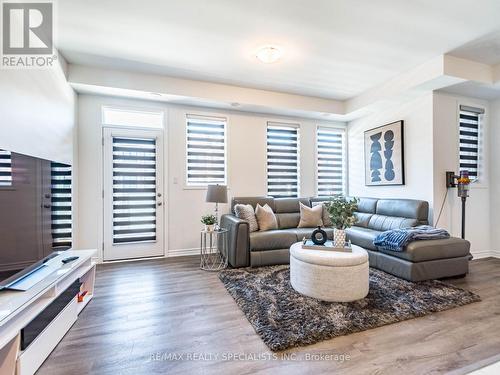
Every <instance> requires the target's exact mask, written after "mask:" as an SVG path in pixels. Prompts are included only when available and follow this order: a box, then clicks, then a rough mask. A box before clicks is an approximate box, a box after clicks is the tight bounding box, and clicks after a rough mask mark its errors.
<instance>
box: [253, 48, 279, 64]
mask: <svg viewBox="0 0 500 375" xmlns="http://www.w3.org/2000/svg"><path fill="white" fill-rule="evenodd" d="M282 56H283V50H282V49H280V48H279V47H276V46H265V47H261V48H260V49H259V50H258V51H257V54H256V55H255V57H257V58H258V59H259V61H261V62H263V63H264V64H272V63H275V62H276V61H278V60H279V59H280V58H281V57H282Z"/></svg>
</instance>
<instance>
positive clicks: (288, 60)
mask: <svg viewBox="0 0 500 375" xmlns="http://www.w3.org/2000/svg"><path fill="white" fill-rule="evenodd" d="M57 11H58V17H57V20H58V22H57V24H58V27H57V29H56V30H57V38H56V46H57V47H58V49H59V50H60V51H61V52H62V54H63V55H64V56H65V57H66V58H67V60H68V61H69V62H70V63H79V64H85V65H96V66H104V67H111V68H117V69H125V70H135V71H143V72H148V73H160V74H165V75H170V76H177V77H183V78H191V79H199V80H206V81H212V82H220V83H226V84H234V85H241V86H247V87H255V88H261V89H269V90H275V91H283V92H289V93H296V94H301V95H310V96H318V97H325V98H331V99H347V98H351V97H354V96H357V95H359V94H360V93H362V92H364V91H365V90H367V89H369V88H371V87H373V86H375V85H377V84H380V83H382V82H384V81H386V80H388V79H389V78H391V77H393V76H395V75H397V74H398V73H401V72H404V71H406V70H409V69H411V68H413V67H415V66H417V65H419V64H421V63H423V62H425V61H427V60H429V59H431V58H433V57H435V56H438V55H441V54H444V53H447V52H449V51H452V50H457V48H459V47H460V46H462V45H464V44H466V43H469V42H471V41H474V40H478V39H479V40H480V38H482V37H484V36H485V35H487V34H491V33H494V32H495V30H497V29H499V28H500V23H499V19H500V1H499V0H475V1H472V0H412V1H402V0H378V1H373V0H357V1H353V0H325V1H319V0H315V1H311V0H310V1H304V0H252V1H248V0H211V1H208V0H206V1H203V0H182V1H177V0H175V1H173V0H172V1H170V0H143V1H137V0H106V1H104V0H85V1H81V0H60V1H59V2H58V5H57ZM472 15H474V16H472ZM269 43H271V44H277V45H280V46H282V47H283V48H284V49H285V57H284V59H283V60H282V61H281V62H279V63H276V64H271V65H264V64H261V63H258V62H257V60H256V59H255V57H254V52H255V50H256V48H257V47H259V46H261V45H264V44H269ZM458 54H460V51H459V52H458ZM488 58H489V57H488Z"/></svg>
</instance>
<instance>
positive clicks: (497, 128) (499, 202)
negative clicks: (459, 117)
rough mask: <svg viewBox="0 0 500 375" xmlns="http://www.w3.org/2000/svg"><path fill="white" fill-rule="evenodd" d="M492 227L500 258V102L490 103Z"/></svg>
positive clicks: (492, 242)
mask: <svg viewBox="0 0 500 375" xmlns="http://www.w3.org/2000/svg"><path fill="white" fill-rule="evenodd" d="M489 123H490V138H489V141H490V142H489V146H490V150H491V152H490V160H491V163H490V227H491V249H492V250H493V253H494V255H496V256H497V257H500V230H499V229H500V167H499V165H498V164H499V163H498V161H499V160H500V147H498V146H499V145H500V100H496V101H494V102H491V103H490V122H489Z"/></svg>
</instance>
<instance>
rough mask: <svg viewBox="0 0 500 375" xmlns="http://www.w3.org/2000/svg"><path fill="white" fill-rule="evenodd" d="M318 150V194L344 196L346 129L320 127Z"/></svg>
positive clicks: (318, 129)
mask: <svg viewBox="0 0 500 375" xmlns="http://www.w3.org/2000/svg"><path fill="white" fill-rule="evenodd" d="M316 149H317V152H316V165H317V177H316V192H317V194H318V196H329V195H335V194H344V191H345V131H344V129H336V128H328V127H320V126H318V128H317V131H316Z"/></svg>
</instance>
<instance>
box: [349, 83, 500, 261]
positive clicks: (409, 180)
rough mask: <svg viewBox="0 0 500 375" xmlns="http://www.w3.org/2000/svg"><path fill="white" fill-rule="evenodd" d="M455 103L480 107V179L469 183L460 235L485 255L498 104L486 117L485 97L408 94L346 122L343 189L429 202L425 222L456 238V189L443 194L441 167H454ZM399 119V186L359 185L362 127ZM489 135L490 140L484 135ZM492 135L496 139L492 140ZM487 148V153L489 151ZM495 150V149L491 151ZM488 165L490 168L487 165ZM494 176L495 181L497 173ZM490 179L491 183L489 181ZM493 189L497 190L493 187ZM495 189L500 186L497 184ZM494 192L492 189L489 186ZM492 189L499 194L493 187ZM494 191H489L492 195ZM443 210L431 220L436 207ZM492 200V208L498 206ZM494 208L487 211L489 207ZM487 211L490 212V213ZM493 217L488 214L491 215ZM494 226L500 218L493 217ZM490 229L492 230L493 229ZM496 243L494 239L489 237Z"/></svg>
mask: <svg viewBox="0 0 500 375" xmlns="http://www.w3.org/2000/svg"><path fill="white" fill-rule="evenodd" d="M460 104H463V105H469V106H479V107H482V108H485V110H486V113H485V115H484V117H483V124H482V135H481V139H482V141H481V142H482V144H481V146H482V150H483V153H482V157H481V163H480V164H481V172H480V173H481V176H480V181H479V182H478V183H475V184H473V185H472V186H471V192H470V198H469V199H468V200H467V215H466V219H467V221H466V238H467V239H468V240H469V241H471V252H472V254H473V255H474V256H476V257H481V256H485V255H491V250H492V240H491V234H490V233H491V232H492V231H491V228H495V226H494V224H493V226H491V225H492V223H490V206H491V205H492V204H493V207H494V202H493V201H491V202H490V166H489V160H498V159H499V157H500V151H496V150H495V149H496V147H495V145H496V144H498V142H499V141H500V130H499V129H496V128H494V133H492V134H491V136H490V120H489V118H490V117H494V118H495V120H494V121H496V123H497V124H499V126H500V108H499V107H500V105H498V104H497V106H496V107H495V108H496V112H495V111H493V113H492V114H491V116H490V106H489V103H488V102H487V101H484V100H478V99H473V98H465V97H459V96H453V95H450V94H446V93H441V92H434V93H429V94H425V95H423V96H421V97H419V98H415V99H412V100H410V101H408V102H406V103H404V104H393V105H390V106H388V107H387V108H386V109H385V110H382V111H379V112H377V113H374V114H371V115H369V116H365V117H363V118H360V119H357V120H354V121H352V122H350V123H349V125H348V139H349V141H348V145H349V194H350V195H352V196H368V197H379V198H380V197H383V198H413V199H423V200H427V201H428V202H429V205H430V207H431V212H430V217H429V219H430V222H431V223H433V224H434V225H436V226H439V227H443V228H446V229H447V230H448V231H450V233H451V234H452V235H454V236H457V237H459V236H460V231H461V211H460V210H461V202H460V199H459V198H458V197H457V192H456V189H450V190H449V191H448V196H447V198H446V200H445V201H444V197H445V194H446V191H447V189H446V185H445V172H446V171H455V172H457V171H458V170H459V159H458V139H459V138H458V137H459V129H458V110H459V106H460ZM398 120H404V122H405V125H404V132H405V170H406V183H405V185H403V186H383V187H373V186H365V183H364V145H363V139H364V137H363V132H364V131H365V130H368V129H372V128H375V127H377V126H380V125H383V124H386V123H390V122H393V121H398ZM489 139H491V144H490V142H488V140H489ZM495 140H496V142H497V143H495ZM490 147H491V149H492V150H493V154H491V155H490ZM495 153H496V154H495ZM492 170H493V168H492ZM494 173H495V174H494V175H495V176H496V177H495V178H497V180H495V181H499V182H500V173H496V172H494ZM493 185H494V183H492V185H491V186H493ZM495 189H497V188H496V187H495ZM499 190H500V189H499ZM495 192H496V191H495ZM497 193H500V191H498V192H497ZM496 196H498V194H494V192H493V191H492V192H491V197H492V199H496V198H495V197H496ZM443 202H444V205H443V211H442V214H441V217H440V219H439V222H437V219H438V216H439V211H440V208H441V206H442V204H443ZM498 203H500V200H499V202H497V207H498ZM494 211H496V210H493V211H492V212H494ZM492 215H493V214H492ZM492 217H493V216H492ZM492 220H497V221H496V223H497V224H498V225H500V221H498V220H500V217H497V216H494V219H492ZM493 232H494V231H493ZM493 243H496V242H493Z"/></svg>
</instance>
